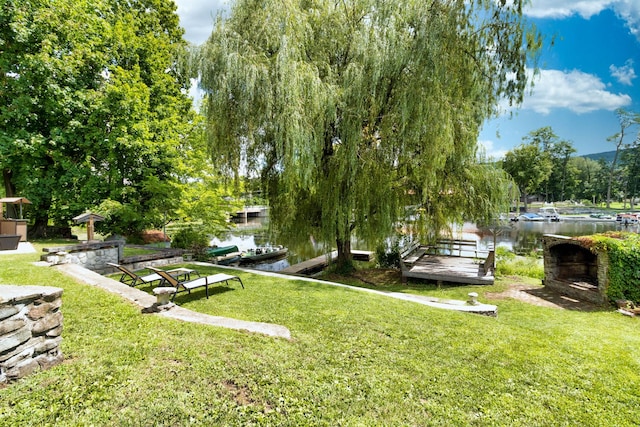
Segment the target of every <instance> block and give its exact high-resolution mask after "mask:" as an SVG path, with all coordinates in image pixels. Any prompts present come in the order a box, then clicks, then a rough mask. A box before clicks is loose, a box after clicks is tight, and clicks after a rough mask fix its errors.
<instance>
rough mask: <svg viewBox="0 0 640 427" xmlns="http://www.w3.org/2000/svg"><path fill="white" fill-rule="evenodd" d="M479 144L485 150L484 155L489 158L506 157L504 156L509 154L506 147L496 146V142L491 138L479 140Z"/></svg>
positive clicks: (498, 158)
mask: <svg viewBox="0 0 640 427" xmlns="http://www.w3.org/2000/svg"><path fill="white" fill-rule="evenodd" d="M478 145H479V146H480V148H481V150H482V151H483V153H482V154H484V156H485V157H486V158H487V159H492V160H500V159H504V156H505V155H506V154H507V151H508V150H505V149H500V148H494V146H495V145H494V142H493V141H491V140H489V139H484V140H478Z"/></svg>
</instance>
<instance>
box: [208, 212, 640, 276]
mask: <svg viewBox="0 0 640 427" xmlns="http://www.w3.org/2000/svg"><path fill="white" fill-rule="evenodd" d="M265 225H266V219H265V218H250V220H249V222H247V223H243V224H238V227H237V228H236V229H234V230H233V231H231V232H229V233H227V234H226V235H225V236H223V237H221V238H214V239H212V240H211V244H212V245H218V246H228V245H236V246H238V249H240V250H241V251H242V250H248V249H250V248H254V247H256V246H265V245H283V246H286V247H288V248H289V253H288V255H287V257H286V258H281V259H275V260H268V261H265V262H262V263H259V264H255V265H252V266H250V267H252V268H256V269H259V270H266V271H280V270H282V269H285V268H287V267H289V266H290V265H293V264H296V263H299V262H302V261H305V260H308V259H311V258H313V257H316V256H319V255H322V254H323V253H324V249H323V247H322V246H321V245H319V244H318V243H316V242H315V241H314V240H313V238H311V237H309V240H308V242H307V243H306V244H304V245H302V246H300V245H298V246H294V245H292V244H288V243H287V242H285V241H282V240H280V239H278V238H277V237H274V236H268V235H267V234H266V232H265V231H264V230H265ZM495 230H497V231H496V232H495V243H496V245H497V246H504V247H507V248H509V249H510V250H512V251H513V252H515V253H517V254H520V255H524V254H528V253H531V252H532V251H540V250H542V236H543V235H544V234H559V235H563V236H585V235H590V234H595V233H603V232H605V231H611V230H627V231H633V232H638V231H639V230H638V226H628V227H624V226H622V225H620V224H618V223H616V222H615V221H599V220H590V219H587V218H585V219H571V220H568V219H564V220H562V221H560V222H547V221H542V222H528V221H518V222H508V223H506V224H505V225H504V226H503V227H500V228H498V229H478V228H477V227H476V226H475V225H474V224H464V226H463V227H461V229H460V230H458V231H456V235H455V237H456V238H464V239H470V240H477V241H478V242H479V247H480V248H481V249H487V248H490V247H493V243H494V233H493V232H494V231H495ZM354 249H363V250H366V249H367V248H361V247H357V245H354Z"/></svg>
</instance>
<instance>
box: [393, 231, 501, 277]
mask: <svg viewBox="0 0 640 427" xmlns="http://www.w3.org/2000/svg"><path fill="white" fill-rule="evenodd" d="M474 243H475V242H474ZM443 252H444V253H443ZM465 255H466V256H465ZM401 267H402V277H403V279H404V280H406V279H407V278H409V277H411V278H416V279H425V280H433V281H436V282H455V283H466V284H472V285H492V284H493V283H494V281H495V277H494V270H495V254H494V251H488V252H486V251H485V252H484V253H482V251H479V250H478V248H477V245H475V244H472V243H471V242H470V241H456V240H447V241H441V242H438V244H436V245H434V246H419V245H416V246H414V247H412V248H410V249H409V250H408V251H407V252H406V253H404V254H402V257H401Z"/></svg>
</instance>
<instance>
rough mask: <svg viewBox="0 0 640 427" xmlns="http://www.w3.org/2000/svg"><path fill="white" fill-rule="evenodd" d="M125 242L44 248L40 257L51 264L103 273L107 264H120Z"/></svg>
mask: <svg viewBox="0 0 640 427" xmlns="http://www.w3.org/2000/svg"><path fill="white" fill-rule="evenodd" d="M124 243H125V242H124V241H110V242H97V243H84V244H79V245H69V246H60V247H52V248H44V249H43V252H46V253H45V254H44V255H42V256H41V257H40V259H41V260H42V261H46V262H48V263H49V264H53V265H57V264H67V263H72V264H78V265H81V266H83V267H85V268H88V269H89V270H93V271H98V272H99V271H103V270H105V269H106V268H108V265H107V263H110V262H111V263H115V264H118V263H119V262H120V259H122V256H123V251H124Z"/></svg>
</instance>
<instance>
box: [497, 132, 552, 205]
mask: <svg viewBox="0 0 640 427" xmlns="http://www.w3.org/2000/svg"><path fill="white" fill-rule="evenodd" d="M502 167H503V168H504V170H505V171H507V173H508V174H509V175H511V177H512V178H513V180H514V181H515V183H516V184H517V185H518V189H519V190H520V193H521V194H522V198H523V200H524V210H525V212H526V211H527V206H528V198H529V195H530V194H532V193H533V192H534V191H536V190H537V189H538V188H540V184H542V183H543V182H545V180H547V179H548V178H549V175H550V174H551V168H552V163H551V160H550V159H549V156H547V155H546V154H545V153H544V152H543V151H542V148H541V147H540V145H538V144H537V143H536V142H530V143H528V144H521V145H519V146H518V147H516V148H514V149H513V150H511V151H509V152H507V154H506V155H505V157H504V160H503V161H502Z"/></svg>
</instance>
